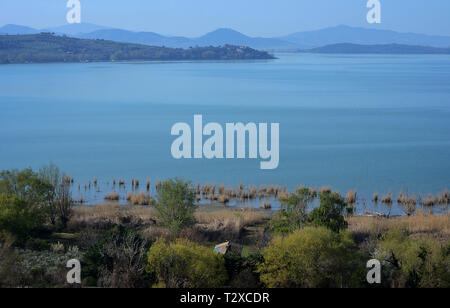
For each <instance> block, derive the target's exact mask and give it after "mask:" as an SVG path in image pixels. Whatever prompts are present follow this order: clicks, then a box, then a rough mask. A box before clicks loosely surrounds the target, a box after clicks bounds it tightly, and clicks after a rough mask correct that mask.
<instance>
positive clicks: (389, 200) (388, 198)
mask: <svg viewBox="0 0 450 308" xmlns="http://www.w3.org/2000/svg"><path fill="white" fill-rule="evenodd" d="M393 200H394V199H393V196H392V193H388V194H387V195H385V196H384V197H382V198H381V203H384V204H392V203H393Z"/></svg>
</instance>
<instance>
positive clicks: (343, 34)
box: [0, 23, 450, 51]
mask: <svg viewBox="0 0 450 308" xmlns="http://www.w3.org/2000/svg"><path fill="white" fill-rule="evenodd" d="M40 32H54V33H56V34H60V35H62V34H64V35H68V36H72V37H76V38H85V39H104V40H111V41H116V42H121V43H133V44H144V45H151V46H165V47H171V48H189V47H195V46H199V47H204V46H223V45H225V44H229V45H239V46H248V47H251V48H254V49H260V50H270V51H299V50H305V49H313V48H317V47H322V46H328V45H333V44H341V43H348V44H357V45H388V44H400V45H421V46H429V47H438V48H448V47H450V36H437V35H426V34H415V33H400V32H395V31H390V30H376V29H366V28H357V27H349V26H344V25H341V26H336V27H331V28H325V29H321V30H316V31H306V32H297V33H293V34H291V35H287V36H283V37H274V38H263V37H250V36H247V35H245V34H242V33H240V32H238V31H235V30H233V29H226V28H222V29H217V30H215V31H213V32H210V33H207V34H205V35H203V36H200V37H197V38H188V37H182V36H165V35H161V34H158V33H154V32H136V31H129V30H123V29H113V28H108V27H103V26H98V25H94V24H87V23H81V24H72V25H65V26H61V27H56V28H49V29H43V30H37V29H33V28H29V27H24V26H18V25H6V26H4V27H1V28H0V33H3V34H36V33H40Z"/></svg>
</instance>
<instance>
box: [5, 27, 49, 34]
mask: <svg viewBox="0 0 450 308" xmlns="http://www.w3.org/2000/svg"><path fill="white" fill-rule="evenodd" d="M39 32H40V31H39V30H36V29H33V28H30V27H25V26H18V25H5V26H3V27H1V28H0V33H2V34H11V35H16V34H36V33H39Z"/></svg>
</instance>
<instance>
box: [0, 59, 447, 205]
mask: <svg viewBox="0 0 450 308" xmlns="http://www.w3.org/2000/svg"><path fill="white" fill-rule="evenodd" d="M277 57H279V59H278V60H273V61H272V60H271V61H248V62H171V63H87V64H36V65H34V64H27V65H6V66H0V169H12V168H25V167H29V166H30V167H33V168H39V167H41V166H42V165H44V164H48V163H49V162H54V163H55V164H57V165H58V166H59V167H60V168H61V169H62V170H64V171H65V172H67V173H68V174H70V175H72V176H73V177H74V178H75V181H76V182H80V183H81V184H82V185H84V183H86V182H87V181H88V180H92V179H93V178H94V177H98V179H99V180H100V181H101V182H103V183H104V182H106V181H112V179H113V178H116V179H119V178H123V179H125V180H127V182H129V181H131V177H135V178H136V177H137V178H139V179H140V180H141V183H144V181H145V179H147V178H150V179H152V182H153V183H155V182H156V181H157V180H158V179H166V178H171V177H175V176H178V177H182V178H184V179H189V180H192V181H193V182H194V183H197V182H200V183H216V184H221V183H225V184H227V185H233V186H235V187H236V186H237V185H238V184H239V183H240V182H242V183H244V184H278V185H282V186H283V185H287V186H288V188H289V189H293V188H295V187H296V186H298V185H300V184H305V185H308V186H314V187H320V186H331V187H333V188H334V189H337V190H339V191H340V192H341V193H342V194H345V193H346V191H347V190H349V189H353V188H356V189H358V194H359V195H360V196H364V197H366V198H368V199H370V198H371V196H372V193H373V192H380V193H381V194H382V193H387V192H389V191H392V192H393V193H394V195H395V194H396V193H398V191H399V190H400V189H403V190H404V191H405V192H406V191H409V192H412V193H416V194H417V193H418V192H422V194H424V195H426V194H428V193H437V192H440V191H442V190H443V189H444V188H447V187H449V186H450V185H449V184H450V172H449V171H450V159H449V158H450V133H449V132H450V56H429V55H427V56H425V55H424V56H422V55H420V56H391V55H351V56H350V55H310V54H279V55H277ZM194 114H202V115H203V121H204V123H207V122H218V123H221V124H222V125H225V123H227V122H244V123H247V122H256V123H259V122H268V123H272V122H278V123H280V165H279V168H278V169H276V170H273V171H263V170H260V168H259V162H260V161H259V160H211V161H209V160H206V159H203V160H174V159H173V158H172V156H171V153H170V147H171V143H172V142H173V140H174V138H175V137H173V136H171V135H170V130H171V127H172V125H173V124H175V123H176V122H188V123H190V124H191V126H193V115H194ZM141 185H142V184H141ZM108 189H109V188H106V187H105V188H103V190H104V191H103V192H104V193H108V192H110V191H107V190H108Z"/></svg>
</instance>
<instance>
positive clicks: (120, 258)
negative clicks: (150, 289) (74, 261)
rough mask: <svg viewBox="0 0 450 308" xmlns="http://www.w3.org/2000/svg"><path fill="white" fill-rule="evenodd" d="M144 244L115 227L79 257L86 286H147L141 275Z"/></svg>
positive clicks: (144, 274) (143, 265) (143, 264)
mask: <svg viewBox="0 0 450 308" xmlns="http://www.w3.org/2000/svg"><path fill="white" fill-rule="evenodd" d="M146 251H147V242H146V241H145V240H144V239H142V238H141V237H140V236H139V234H137V233H136V232H134V231H133V230H130V229H126V228H124V227H121V226H116V227H114V228H113V229H111V230H110V231H108V232H107V234H106V235H105V236H104V238H103V239H102V240H101V241H100V242H98V243H96V244H94V245H92V246H91V247H90V248H89V249H88V250H87V252H86V253H85V254H84V255H83V259H82V264H83V265H82V271H83V281H84V284H85V285H86V286H100V287H112V288H140V287H146V286H149V284H150V283H149V277H148V276H147V275H146V273H145V265H146Z"/></svg>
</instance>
